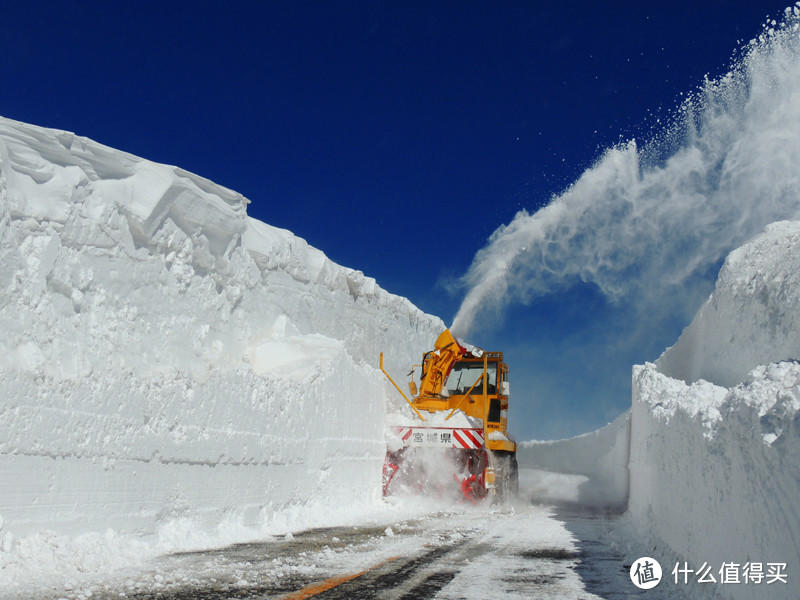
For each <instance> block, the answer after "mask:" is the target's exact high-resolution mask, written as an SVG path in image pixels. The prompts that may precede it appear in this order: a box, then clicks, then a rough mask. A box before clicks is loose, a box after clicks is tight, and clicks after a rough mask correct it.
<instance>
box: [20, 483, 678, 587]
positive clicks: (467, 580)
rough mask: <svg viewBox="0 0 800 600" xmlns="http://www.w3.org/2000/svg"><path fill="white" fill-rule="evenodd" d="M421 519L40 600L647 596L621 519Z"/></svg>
mask: <svg viewBox="0 0 800 600" xmlns="http://www.w3.org/2000/svg"><path fill="white" fill-rule="evenodd" d="M526 496H528V494H526ZM408 503H409V502H408V501H405V500H402V501H398V508H399V509H402V510H400V511H399V512H402V513H404V514H408V512H409V506H408ZM400 505H402V506H400ZM411 512H413V510H412V511H411ZM419 512H420V513H421V514H420V516H417V517H414V518H407V519H404V520H398V521H394V522H391V523H389V522H386V521H381V522H373V523H371V524H369V525H358V526H353V525H349V526H336V527H326V528H316V529H310V530H306V531H301V532H295V533H293V534H287V535H285V536H279V537H273V538H271V539H266V540H262V541H258V542H253V543H247V544H236V545H233V546H229V547H226V548H221V549H217V550H206V551H202V552H182V553H177V554H169V555H166V556H161V557H159V558H156V559H154V560H153V561H150V562H149V563H147V564H146V565H144V568H137V569H136V570H129V571H124V572H115V573H113V574H110V575H109V576H108V577H107V578H106V579H105V580H103V581H98V582H96V583H93V584H89V583H88V582H83V583H82V584H69V583H67V585H66V586H65V587H62V588H60V589H51V590H50V591H49V593H47V594H45V595H42V594H41V593H40V594H37V595H36V596H35V597H36V598H47V599H48V600H56V599H60V598H70V599H76V600H84V599H86V598H92V599H93V600H94V599H101V598H103V599H106V598H107V599H110V598H115V599H118V598H128V599H137V600H156V599H165V600H166V599H170V600H201V599H202V600H206V599H208V600H214V599H219V600H223V599H233V598H236V599H246V598H254V599H255V598H282V599H287V600H288V599H304V598H317V599H334V598H340V599H368V598H375V599H387V600H388V599H412V598H413V599H415V600H421V599H426V598H437V599H447V600H456V599H476V600H477V599H481V600H483V599H506V598H508V599H512V598H519V599H526V600H529V599H532V598H569V599H577V598H585V599H594V598H604V599H622V598H633V597H639V596H638V594H637V592H639V593H640V592H641V591H640V590H638V589H637V588H636V587H634V586H633V585H632V583H631V580H630V578H629V569H630V565H629V564H625V561H624V559H623V558H622V556H621V555H620V554H619V552H617V551H616V550H615V549H614V548H613V547H612V545H611V544H610V543H609V542H608V538H607V533H608V531H609V529H610V528H611V527H612V526H613V524H614V521H615V519H616V518H617V515H614V514H608V513H603V512H597V511H592V510H588V509H586V508H581V507H577V506H575V505H574V504H572V505H569V506H566V507H565V506H564V505H563V504H562V505H561V506H554V505H545V504H538V503H534V502H531V501H530V500H529V499H526V498H519V499H517V501H515V502H514V503H511V504H508V505H504V506H488V505H487V506H479V507H472V506H459V507H456V508H451V509H447V510H445V509H442V508H441V507H439V509H438V510H437V509H436V508H434V507H432V506H431V505H430V504H424V503H422V504H420V511H419ZM356 519H357V517H356V516H354V522H355V520H356ZM669 587H670V588H671V589H670V590H650V591H649V592H648V598H660V597H661V594H659V593H658V592H662V593H664V592H666V591H669V592H672V594H671V595H670V597H671V598H674V597H675V594H674V592H675V591H676V589H675V587H674V586H669ZM32 597H33V596H32ZM664 597H666V596H664Z"/></svg>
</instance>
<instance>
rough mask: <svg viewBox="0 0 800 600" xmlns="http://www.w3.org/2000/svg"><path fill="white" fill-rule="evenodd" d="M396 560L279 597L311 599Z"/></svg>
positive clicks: (284, 598)
mask: <svg viewBox="0 0 800 600" xmlns="http://www.w3.org/2000/svg"><path fill="white" fill-rule="evenodd" d="M398 558H400V557H399V556H393V557H392V558H387V559H386V560H384V561H383V562H379V563H378V564H377V565H373V566H371V567H370V568H368V569H364V570H363V571H359V572H358V573H354V574H352V575H342V576H340V577H331V578H330V579H326V580H325V581H322V582H320V583H315V584H314V585H310V586H308V587H305V588H303V589H302V590H297V591H296V592H292V593H291V594H289V595H288V596H281V600H305V599H306V598H311V597H313V596H316V595H317V594H321V593H322V592H325V591H327V590H329V589H331V588H335V587H336V586H339V585H342V584H343V583H347V582H348V581H351V580H353V579H355V578H356V577H361V576H362V575H363V574H364V573H369V572H370V571H374V570H375V569H377V568H379V567H382V566H383V565H385V564H388V563H390V562H392V561H394V560H397V559H398Z"/></svg>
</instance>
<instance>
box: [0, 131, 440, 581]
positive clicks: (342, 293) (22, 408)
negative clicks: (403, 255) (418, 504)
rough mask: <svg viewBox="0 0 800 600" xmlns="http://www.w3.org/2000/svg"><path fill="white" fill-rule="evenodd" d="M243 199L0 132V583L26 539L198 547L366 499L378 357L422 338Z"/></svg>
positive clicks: (374, 292) (373, 479)
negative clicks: (208, 536)
mask: <svg viewBox="0 0 800 600" xmlns="http://www.w3.org/2000/svg"><path fill="white" fill-rule="evenodd" d="M247 202H248V201H247V200H246V199H245V198H244V197H242V196H241V195H240V194H237V193H235V192H233V191H231V190H228V189H226V188H223V187H221V186H218V185H216V184H214V183H212V182H210V181H208V180H205V179H203V178H201V177H198V176H197V175H194V174H191V173H188V172H186V171H183V170H181V169H178V168H176V167H170V166H166V165H160V164H155V163H152V162H149V161H146V160H143V159H140V158H137V157H134V156H131V155H129V154H125V153H123V152H119V151H117V150H113V149H111V148H108V147H105V146H102V145H100V144H98V143H95V142H93V141H91V140H89V139H86V138H83V137H80V136H76V135H74V134H71V133H68V132H63V131H56V130H50V129H43V128H39V127H35V126H31V125H27V124H23V123H19V122H15V121H11V120H8V119H3V118H0V332H2V335H0V481H2V485H0V562H2V564H3V567H4V573H6V574H7V573H9V572H11V571H13V569H11V566H13V564H15V561H19V560H20V555H21V554H22V553H23V551H22V549H23V548H25V547H28V546H26V543H27V541H29V540H31V539H32V538H33V537H35V536H37V535H38V536H41V535H42V531H43V530H48V531H50V532H52V534H53V535H67V536H75V535H78V534H81V533H84V532H88V531H104V530H105V529H106V528H111V530H112V531H113V532H115V534H116V533H120V532H123V533H136V534H137V535H139V536H143V537H145V538H146V537H147V536H153V537H154V538H155V537H157V536H158V535H161V536H162V538H163V537H164V536H167V535H168V534H167V533H166V532H168V531H174V525H175V523H178V522H184V523H191V526H188V527H187V529H189V530H191V531H194V532H199V531H211V532H212V533H213V531H214V528H215V527H216V526H217V525H219V524H220V523H221V522H223V521H224V522H225V524H226V526H225V527H224V528H223V529H224V530H225V531H230V530H231V526H232V524H237V525H240V526H254V527H258V526H260V525H264V524H265V523H268V522H269V521H270V520H274V519H280V518H285V516H286V515H287V514H289V513H290V512H291V510H293V507H301V506H305V505H308V504H309V503H312V502H313V503H317V504H320V505H323V506H325V505H328V506H335V505H337V504H339V505H341V504H343V503H344V502H345V501H346V504H347V505H348V506H350V507H351V508H352V506H353V498H367V499H369V498H373V499H374V497H375V495H376V494H377V493H379V492H378V490H380V482H379V478H380V470H381V462H382V459H383V453H384V441H383V437H384V436H383V433H384V431H383V427H384V424H383V421H384V419H383V415H384V406H383V401H384V397H385V392H386V387H385V384H384V379H383V375H382V374H381V373H380V371H378V370H377V363H378V355H379V352H380V351H382V350H391V352H390V353H388V354H387V357H386V360H387V367H388V368H389V369H390V370H392V369H394V370H399V369H401V368H403V367H404V366H406V365H408V364H410V363H411V362H413V359H415V358H417V357H418V355H419V354H420V353H421V352H422V350H423V349H424V348H426V347H428V346H430V343H431V340H434V339H435V338H436V336H437V335H438V334H439V333H440V332H441V330H442V329H443V327H444V325H443V323H442V322H441V321H440V320H439V319H437V318H434V317H431V316H429V315H426V314H424V313H422V312H421V311H419V310H418V309H416V308H415V307H414V306H413V305H412V304H411V303H410V302H409V301H408V300H406V299H404V298H401V297H398V296H394V295H392V294H389V293H387V292H386V291H384V290H382V289H381V288H380V287H379V286H378V285H377V284H376V282H375V281H374V280H373V279H371V278H369V277H366V276H364V275H363V274H362V273H361V272H359V271H355V270H352V269H348V268H344V267H341V266H339V265H336V264H334V263H332V262H331V261H330V260H328V259H327V258H326V257H325V256H324V255H323V254H322V253H321V252H320V251H318V250H316V249H314V248H312V247H310V246H309V245H308V244H307V243H306V242H305V241H303V240H302V239H300V238H298V237H295V236H294V235H293V234H291V233H290V232H288V231H285V230H280V229H277V228H274V227H271V226H269V225H267V224H265V223H261V222H258V221H255V220H253V219H251V218H249V217H248V216H247V213H246V205H247ZM287 511H288V512H287ZM281 515H283V516H281ZM170 527H173V529H170ZM194 541H195V542H196V541H197V540H194ZM180 543H182V542H178V541H176V542H175V544H173V545H176V544H177V545H180ZM185 543H192V540H190V541H188V542H185ZM167 546H169V544H167ZM6 567H7V568H6Z"/></svg>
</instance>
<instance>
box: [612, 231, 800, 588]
mask: <svg viewBox="0 0 800 600" xmlns="http://www.w3.org/2000/svg"><path fill="white" fill-rule="evenodd" d="M798 358H800V222H780V223H774V224H772V225H770V226H768V227H767V229H766V231H765V232H764V233H763V234H762V235H760V236H758V237H756V238H755V239H753V240H751V241H750V242H749V243H748V244H746V245H745V246H743V247H741V248H739V249H737V250H735V251H734V252H732V253H731V254H730V255H729V256H728V258H727V260H726V261H725V264H724V266H723V267H722V269H721V271H720V274H719V278H718V280H717V285H716V288H715V290H714V293H713V294H712V296H711V297H710V298H709V299H708V301H707V302H706V303H705V305H704V306H703V307H702V308H701V309H700V311H699V312H698V314H697V316H696V317H695V319H694V320H693V321H692V323H691V325H690V326H689V327H687V328H686V330H685V331H684V332H683V334H682V335H681V337H680V338H679V340H678V342H677V343H676V344H675V345H674V346H673V347H672V348H670V349H668V350H667V351H666V352H665V353H664V354H663V355H662V356H661V358H659V360H658V361H657V362H656V364H655V365H653V364H646V365H643V366H637V367H635V368H634V371H633V406H632V410H631V442H630V463H629V468H630V481H631V485H630V497H629V500H628V512H627V514H626V518H625V520H626V526H627V527H628V528H629V529H630V533H631V535H630V536H629V537H630V538H631V539H640V540H642V543H641V547H642V548H648V547H649V548H653V547H655V548H657V552H658V553H660V554H658V555H657V554H650V556H654V557H656V558H657V557H658V556H662V557H663V558H664V559H665V560H664V561H662V566H663V564H664V563H665V562H666V564H668V565H669V569H670V570H671V569H672V567H673V566H674V565H675V563H676V562H678V561H680V562H681V565H682V564H683V562H684V561H685V562H688V563H689V566H690V568H695V569H697V568H699V567H700V566H701V565H702V564H703V563H708V564H709V565H713V566H714V567H715V571H717V570H719V569H720V568H721V567H722V564H723V563H738V564H740V565H744V564H746V563H748V562H755V563H762V564H763V567H764V570H765V572H766V570H767V564H768V563H786V565H787V567H786V569H785V571H786V572H787V573H788V577H789V580H788V584H773V585H769V586H766V585H761V586H758V585H744V584H742V585H723V586H721V587H719V586H714V585H709V584H696V585H695V589H692V590H691V595H692V597H704V596H711V595H713V594H714V593H719V592H720V591H721V592H722V593H723V597H729V598H757V597H765V598H796V597H797V594H798V590H799V589H800V363H798V360H797V359H798ZM716 577H717V579H718V580H719V573H716Z"/></svg>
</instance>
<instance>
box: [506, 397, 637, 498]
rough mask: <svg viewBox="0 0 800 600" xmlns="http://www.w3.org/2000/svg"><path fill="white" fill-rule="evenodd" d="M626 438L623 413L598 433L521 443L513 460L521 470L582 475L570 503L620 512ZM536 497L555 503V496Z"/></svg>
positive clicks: (627, 430)
mask: <svg viewBox="0 0 800 600" xmlns="http://www.w3.org/2000/svg"><path fill="white" fill-rule="evenodd" d="M629 436H630V414H629V413H624V414H622V415H621V416H619V417H618V418H617V419H615V420H614V422H613V423H609V424H608V425H606V426H605V427H603V428H602V429H599V430H597V431H593V432H590V433H587V434H584V435H579V436H576V437H574V438H569V439H566V440H558V441H529V442H522V443H520V444H518V446H517V460H518V461H519V464H520V466H523V467H529V468H535V469H542V470H545V471H550V472H553V473H563V474H568V475H583V476H584V481H583V482H582V483H581V484H580V486H579V487H578V493H577V497H576V498H574V501H576V502H578V503H580V504H583V505H585V506H592V507H596V508H606V509H612V510H620V509H624V508H625V504H626V502H627V500H628V442H629ZM539 494H540V495H542V496H544V497H546V498H547V499H548V500H553V499H556V500H557V499H558V497H557V493H556V494H554V493H553V492H551V491H548V490H547V489H544V488H542V489H540V491H539ZM562 499H563V498H562Z"/></svg>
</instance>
